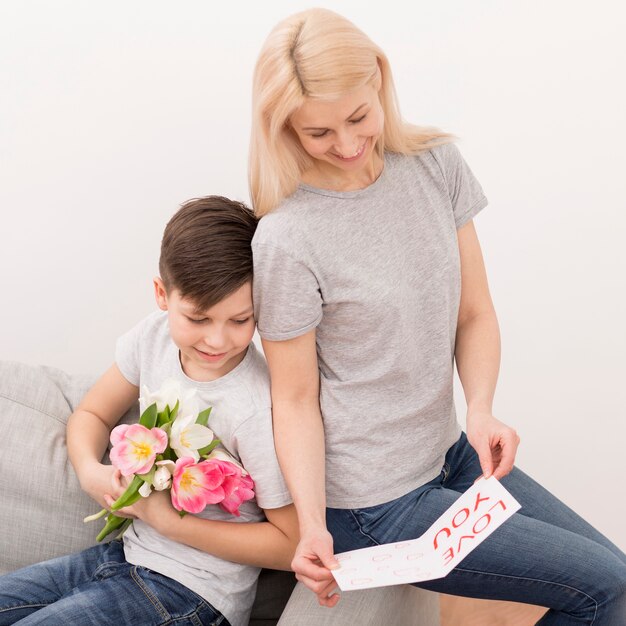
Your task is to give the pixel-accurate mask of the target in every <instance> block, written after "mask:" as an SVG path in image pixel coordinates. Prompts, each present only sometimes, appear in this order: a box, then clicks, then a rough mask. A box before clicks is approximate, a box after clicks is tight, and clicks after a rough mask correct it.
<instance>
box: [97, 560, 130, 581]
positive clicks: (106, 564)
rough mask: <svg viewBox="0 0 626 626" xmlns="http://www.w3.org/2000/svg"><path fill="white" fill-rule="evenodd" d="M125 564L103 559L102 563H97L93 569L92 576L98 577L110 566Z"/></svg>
mask: <svg viewBox="0 0 626 626" xmlns="http://www.w3.org/2000/svg"><path fill="white" fill-rule="evenodd" d="M123 565H125V564H124V563H120V562H119V561H105V562H104V563H100V565H98V567H96V569H95V570H94V571H93V576H92V579H93V578H98V576H100V574H101V573H102V572H103V571H104V570H107V569H110V568H118V569H119V567H121V566H123Z"/></svg>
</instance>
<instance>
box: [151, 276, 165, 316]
mask: <svg viewBox="0 0 626 626" xmlns="http://www.w3.org/2000/svg"><path fill="white" fill-rule="evenodd" d="M153 283H154V299H155V300H156V303H157V306H158V307H159V309H161V311H167V290H166V289H165V283H164V282H163V280H162V279H161V277H160V276H155V277H154V280H153Z"/></svg>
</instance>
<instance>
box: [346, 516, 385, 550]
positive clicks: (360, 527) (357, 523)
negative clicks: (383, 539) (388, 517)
mask: <svg viewBox="0 0 626 626" xmlns="http://www.w3.org/2000/svg"><path fill="white" fill-rule="evenodd" d="M348 512H349V513H350V515H351V516H352V519H353V520H354V522H355V524H356V525H357V526H358V528H359V532H360V533H361V534H362V535H363V536H364V537H367V538H368V539H369V540H370V541H372V542H373V543H374V544H375V545H377V546H379V545H380V543H378V541H376V539H374V537H372V536H371V535H370V534H368V533H366V532H365V531H364V530H363V527H362V526H361V522H359V520H358V518H357V516H356V515H355V514H354V510H353V509H348Z"/></svg>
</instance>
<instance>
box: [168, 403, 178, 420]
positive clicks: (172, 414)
mask: <svg viewBox="0 0 626 626" xmlns="http://www.w3.org/2000/svg"><path fill="white" fill-rule="evenodd" d="M179 408H180V400H176V404H175V405H174V408H173V409H172V410H171V411H170V422H173V421H174V420H175V419H176V416H177V415H178V409H179Z"/></svg>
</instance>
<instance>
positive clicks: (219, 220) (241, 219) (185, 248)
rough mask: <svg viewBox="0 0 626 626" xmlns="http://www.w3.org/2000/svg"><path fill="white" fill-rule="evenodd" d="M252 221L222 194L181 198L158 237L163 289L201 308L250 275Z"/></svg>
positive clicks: (245, 210) (248, 213)
mask: <svg viewBox="0 0 626 626" xmlns="http://www.w3.org/2000/svg"><path fill="white" fill-rule="evenodd" d="M256 225H257V220H256V218H255V217H254V214H253V213H252V211H251V210H250V209H249V208H248V207H247V206H246V205H245V204H243V203H241V202H236V201H234V200H229V199H228V198H224V197H222V196H206V197H204V198H194V199H193V200H188V201H187V202H185V203H184V204H183V205H182V206H181V208H180V209H179V210H178V211H177V212H176V213H175V214H174V216H173V217H172V219H171V220H170V221H169V222H168V224H167V226H166V227H165V231H164V233H163V240H162V241H161V257H160V259H159V272H160V274H161V279H162V280H163V283H164V284H165V289H166V290H167V292H168V293H169V292H171V291H172V290H173V289H176V290H178V292H179V294H180V296H181V297H182V298H185V299H186V300H191V301H192V302H193V304H194V305H195V306H196V308H197V310H198V311H206V310H207V309H210V308H211V307H212V306H214V305H215V304H217V303H218V302H220V301H221V300H223V299H224V298H225V297H226V296H228V295H230V294H231V293H233V291H236V290H237V289H239V287H241V286H242V285H243V284H244V283H246V282H247V281H249V280H251V279H252V248H251V245H250V244H251V242H252V236H253V235H254V231H255V230H256Z"/></svg>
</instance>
